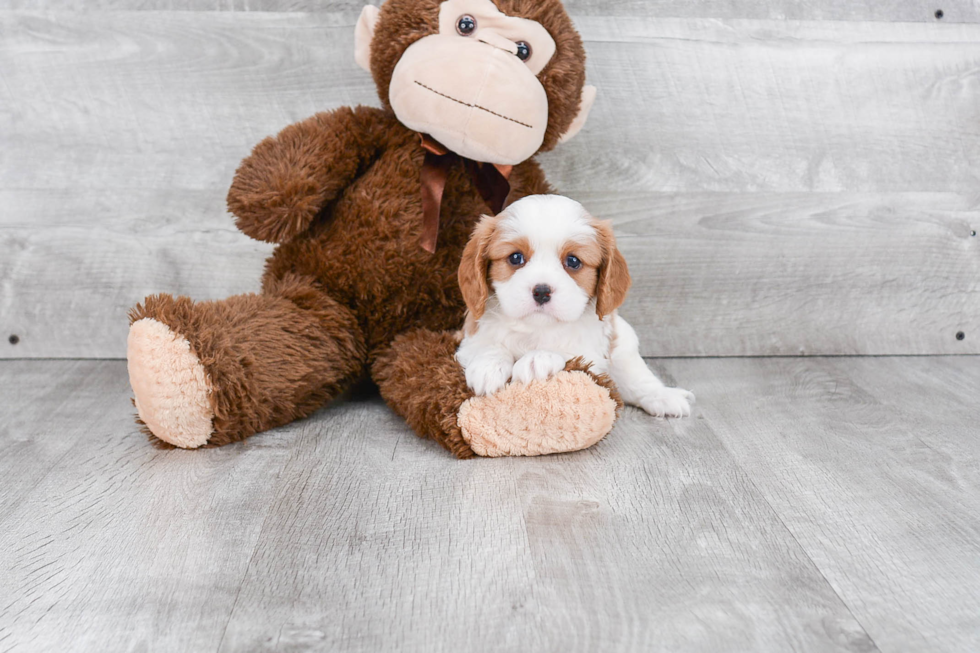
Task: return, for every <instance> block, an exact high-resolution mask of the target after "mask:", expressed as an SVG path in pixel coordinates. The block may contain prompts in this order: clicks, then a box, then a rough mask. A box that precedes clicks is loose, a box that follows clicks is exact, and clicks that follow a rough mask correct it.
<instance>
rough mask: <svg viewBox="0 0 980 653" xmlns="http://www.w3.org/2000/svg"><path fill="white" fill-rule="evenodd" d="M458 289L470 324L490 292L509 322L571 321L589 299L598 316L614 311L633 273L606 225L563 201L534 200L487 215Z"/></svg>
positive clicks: (465, 257) (465, 259) (468, 250)
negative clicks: (526, 319)
mask: <svg viewBox="0 0 980 653" xmlns="http://www.w3.org/2000/svg"><path fill="white" fill-rule="evenodd" d="M459 285H460V288H461V289H462V291H463V299H464V300H465V301H466V307H467V309H469V313H470V317H471V318H473V319H480V317H482V316H483V313H484V312H485V311H486V305H487V301H488V300H489V297H490V292H491V288H492V291H493V293H494V294H495V295H496V298H497V302H498V303H499V305H500V310H501V312H503V313H504V315H506V316H507V317H510V318H515V319H523V318H526V317H529V316H540V317H539V319H542V320H545V321H547V320H549V319H550V320H555V321H560V322H574V321H575V320H577V319H578V318H579V317H581V316H582V313H583V312H584V311H585V309H586V308H587V307H589V305H590V304H592V303H593V300H594V305H595V311H596V313H598V315H599V317H605V316H606V315H608V314H610V313H612V312H613V311H614V310H616V308H618V307H619V306H620V305H621V304H622V303H623V300H624V299H625V297H626V291H627V290H628V289H629V286H630V274H629V269H628V268H627V266H626V260H625V259H624V258H623V255H622V254H620V252H619V250H618V249H616V238H615V237H614V236H613V231H612V227H611V225H610V223H609V222H602V221H599V220H596V219H595V218H593V217H592V216H591V215H589V213H588V212H587V211H586V210H585V208H584V207H583V206H582V205H581V204H579V203H578V202H575V201H574V200H570V199H568V198H566V197H560V196H558V195H532V196H530V197H525V198H524V199H522V200H520V201H518V202H515V203H514V204H512V205H510V206H509V207H508V208H507V209H506V210H505V211H504V212H503V213H501V214H500V215H497V216H496V217H489V216H484V218H483V220H481V221H480V223H479V224H478V225H477V227H476V231H475V232H474V234H473V238H471V239H470V242H469V243H468V244H467V245H466V249H465V250H464V252H463V260H462V262H461V263H460V266H459Z"/></svg>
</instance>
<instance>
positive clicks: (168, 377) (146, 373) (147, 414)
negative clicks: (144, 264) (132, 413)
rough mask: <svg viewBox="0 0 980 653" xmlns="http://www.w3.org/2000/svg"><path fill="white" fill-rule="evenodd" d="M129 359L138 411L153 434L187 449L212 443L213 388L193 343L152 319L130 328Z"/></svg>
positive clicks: (131, 383)
mask: <svg viewBox="0 0 980 653" xmlns="http://www.w3.org/2000/svg"><path fill="white" fill-rule="evenodd" d="M126 358H127V359H128V361H129V383H130V385H131V386H133V393H134V395H135V396H136V411H137V412H138V413H139V416H140V419H141V420H143V422H144V423H145V424H146V426H147V428H149V429H150V431H152V432H153V435H155V436H156V437H158V438H160V439H161V440H163V441H164V442H168V443H170V444H172V445H174V446H175V447H181V448H184V449H196V448H197V447H200V446H203V445H205V444H207V442H208V438H209V437H211V432H212V424H211V423H212V419H213V417H214V414H213V412H212V410H211V403H210V401H209V400H208V396H209V395H210V394H211V387H210V385H209V383H208V380H207V377H206V375H205V373H204V367H203V366H202V365H201V362H200V361H199V360H198V358H197V356H195V355H194V353H193V352H192V351H191V346H190V343H189V342H187V340H186V339H185V338H183V337H181V336H178V335H177V334H175V333H174V332H173V331H171V330H170V328H169V327H168V326H167V325H165V324H163V323H162V322H158V321H157V320H154V319H151V318H148V317H147V318H143V319H142V320H138V321H136V322H134V323H133V325H132V326H131V327H130V328H129V342H128V348H127V353H126Z"/></svg>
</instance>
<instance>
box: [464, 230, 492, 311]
mask: <svg viewBox="0 0 980 653" xmlns="http://www.w3.org/2000/svg"><path fill="white" fill-rule="evenodd" d="M496 228H497V219H496V218H492V217H490V216H488V215H485V216H483V217H482V218H481V219H480V222H479V224H477V225H476V230H474V232H473V237H472V238H470V242H468V243H466V249H464V250H463V260H462V261H460V262H459V289H460V290H461V291H463V301H464V302H466V308H467V309H468V310H469V312H470V315H471V316H473V318H474V319H477V320H479V319H480V318H481V317H483V312H484V311H485V310H486V308H487V298H488V297H489V296H490V287H489V286H488V285H487V272H488V266H489V265H490V256H489V251H490V242H491V240H492V239H493V235H494V232H495V231H496Z"/></svg>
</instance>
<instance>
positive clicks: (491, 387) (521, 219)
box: [456, 195, 694, 417]
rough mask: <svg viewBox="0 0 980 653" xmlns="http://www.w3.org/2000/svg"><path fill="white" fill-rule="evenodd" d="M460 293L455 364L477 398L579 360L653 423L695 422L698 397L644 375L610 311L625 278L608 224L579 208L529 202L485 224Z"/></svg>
mask: <svg viewBox="0 0 980 653" xmlns="http://www.w3.org/2000/svg"><path fill="white" fill-rule="evenodd" d="M459 283H460V288H461V289H462V292H463V298H464V299H465V301H466V306H467V309H468V313H467V318H466V325H465V327H464V332H463V340H462V342H461V344H460V346H459V350H458V351H457V353H456V359H457V360H458V361H459V363H460V364H461V365H462V366H463V369H464V370H465V371H466V383H467V385H468V386H469V387H470V389H472V390H473V391H474V392H475V393H476V394H477V395H487V394H492V393H494V392H496V391H497V390H499V389H501V388H502V387H504V385H506V384H507V382H508V381H511V380H512V381H514V382H517V383H530V382H532V381H542V380H545V379H547V378H549V377H550V376H552V375H554V374H556V373H557V372H559V371H561V370H562V369H563V368H564V367H565V363H566V362H567V361H569V360H571V359H573V358H576V357H582V358H584V359H585V360H586V361H588V362H589V363H591V364H592V366H593V370H594V371H595V372H597V373H601V374H608V375H609V376H610V377H611V378H612V380H613V382H614V383H615V384H616V387H617V389H618V390H619V393H620V395H621V396H622V398H623V400H624V401H625V402H626V403H628V404H632V405H634V406H639V407H640V408H642V409H643V410H645V411H646V412H648V413H650V414H651V415H657V416H664V417H685V416H688V415H690V414H691V403H693V401H694V395H693V394H691V393H690V392H688V391H687V390H682V389H680V388H668V387H666V386H664V384H663V383H662V382H661V381H660V379H658V378H657V377H656V376H655V375H654V374H653V372H651V371H650V369H649V368H648V367H647V365H646V363H645V362H644V361H643V358H642V357H641V356H640V352H639V341H638V340H637V337H636V332H635V331H633V328H632V327H630V325H629V324H627V322H626V320H624V319H623V318H621V317H620V316H619V315H618V313H617V311H616V309H617V308H618V307H619V306H620V305H621V304H622V303H623V300H624V299H625V297H626V292H627V290H628V289H629V286H630V274H629V269H628V268H627V265H626V260H625V259H624V258H623V255H622V254H621V253H620V252H619V250H618V249H617V248H616V239H615V237H614V236H613V232H612V228H611V226H610V223H609V222H602V221H599V220H596V219H595V218H593V217H592V216H591V215H589V213H588V211H586V210H585V208H584V207H583V206H582V205H581V204H579V203H578V202H575V201H574V200H571V199H568V198H566V197H561V196H558V195H532V196H529V197H526V198H524V199H522V200H520V201H518V202H515V203H514V204H512V205H511V206H509V207H508V208H507V209H506V210H505V211H504V212H502V213H501V214H500V215H497V216H496V217H489V216H487V217H484V218H483V220H482V221H481V222H480V223H479V224H478V225H477V227H476V230H475V232H474V235H473V238H472V239H471V240H470V242H469V243H468V244H467V246H466V249H465V251H464V252H463V259H462V262H461V263H460V268H459Z"/></svg>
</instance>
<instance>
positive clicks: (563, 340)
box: [503, 315, 611, 373]
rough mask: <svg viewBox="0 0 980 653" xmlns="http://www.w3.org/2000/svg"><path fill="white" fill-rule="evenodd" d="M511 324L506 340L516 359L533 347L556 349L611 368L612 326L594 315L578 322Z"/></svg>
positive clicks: (598, 369)
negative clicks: (609, 361)
mask: <svg viewBox="0 0 980 653" xmlns="http://www.w3.org/2000/svg"><path fill="white" fill-rule="evenodd" d="M508 326H509V328H508V329H506V334H505V335H504V336H503V341H504V343H505V347H506V348H507V349H509V350H510V351H511V353H513V355H514V358H515V359H519V358H520V357H521V356H523V355H525V354H527V353H529V352H532V351H553V352H557V353H559V354H562V355H563V356H564V357H565V358H566V360H571V359H572V358H576V357H578V356H581V357H582V358H584V359H585V360H587V361H589V362H590V363H592V364H593V366H594V368H595V371H596V372H599V373H604V372H606V371H607V368H608V360H609V344H610V335H611V333H610V331H611V327H610V325H609V324H607V323H606V322H604V321H601V320H599V318H598V317H596V316H594V315H590V316H587V317H583V319H581V320H578V321H576V322H568V323H554V322H552V323H550V324H540V325H539V324H534V323H533V321H518V322H515V323H512V324H510V325H508Z"/></svg>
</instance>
